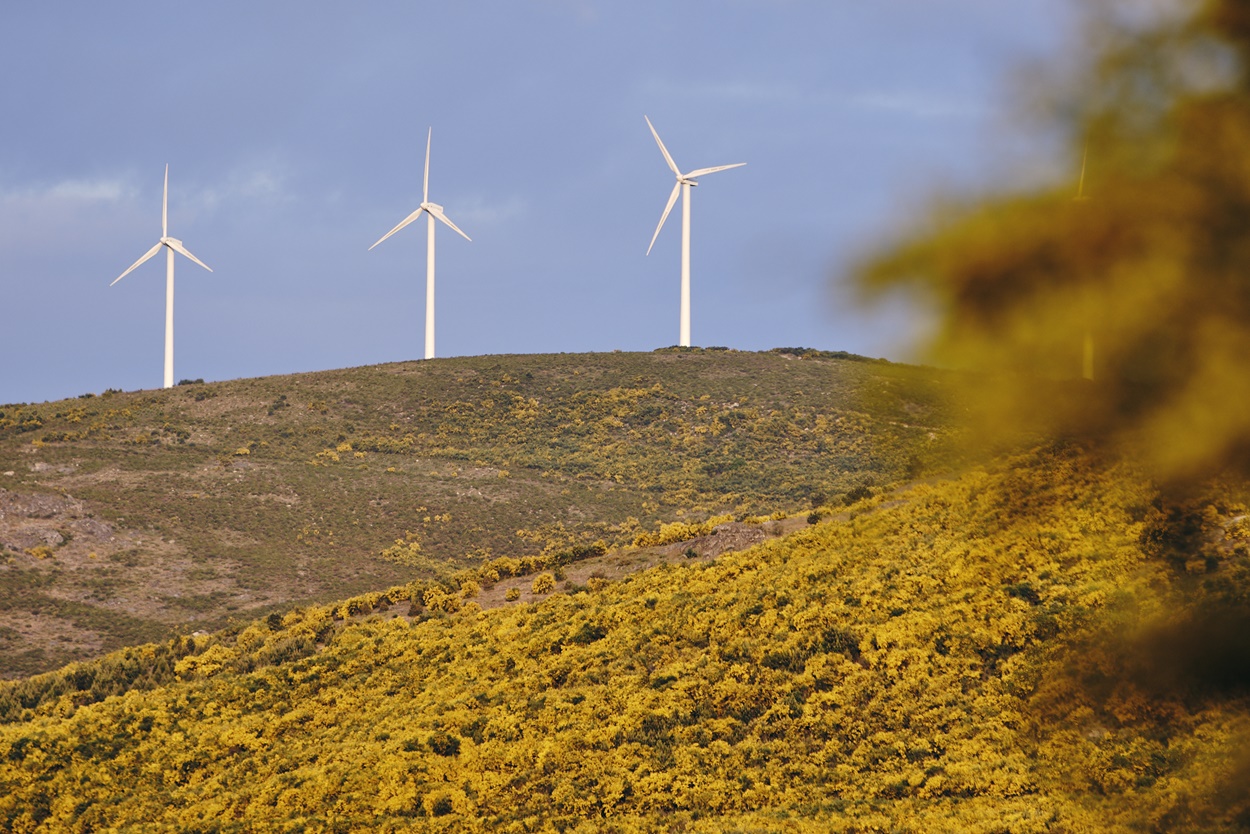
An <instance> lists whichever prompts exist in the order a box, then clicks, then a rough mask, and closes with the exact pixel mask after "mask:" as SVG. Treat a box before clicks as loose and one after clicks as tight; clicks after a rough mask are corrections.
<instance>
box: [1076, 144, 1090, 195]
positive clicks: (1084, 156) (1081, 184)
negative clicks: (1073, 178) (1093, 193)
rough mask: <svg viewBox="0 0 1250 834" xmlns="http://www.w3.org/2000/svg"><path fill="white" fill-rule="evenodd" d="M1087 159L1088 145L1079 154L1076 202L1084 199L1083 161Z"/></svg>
mask: <svg viewBox="0 0 1250 834" xmlns="http://www.w3.org/2000/svg"><path fill="white" fill-rule="evenodd" d="M1088 161H1089V145H1086V146H1085V150H1084V152H1082V154H1081V179H1080V180H1078V181H1077V184H1076V200H1077V202H1084V201H1085V199H1086V198H1085V163H1086V162H1088Z"/></svg>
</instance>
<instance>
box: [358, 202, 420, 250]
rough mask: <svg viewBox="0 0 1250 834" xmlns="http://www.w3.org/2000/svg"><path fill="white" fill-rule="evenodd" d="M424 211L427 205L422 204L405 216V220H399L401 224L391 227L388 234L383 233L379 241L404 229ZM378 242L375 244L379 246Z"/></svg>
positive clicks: (371, 247)
mask: <svg viewBox="0 0 1250 834" xmlns="http://www.w3.org/2000/svg"><path fill="white" fill-rule="evenodd" d="M423 211H425V207H424V206H422V207H421V208H419V209H417V210H416V211H414V212H413V213H412V214H410V215H408V216H407V217H405V218H404V219H403V220H401V221H399V225H398V226H396V227H395V228H393V229H391V230H390V231H389V232H387V233H386V234H384V235H382V237H380V238H378V243H381V242H382V241H384V240H386V239H387V238H388V237H390V236H391V235H393V234H395V233H396V232H398V231H399V230H400V229H402V228H404V227H405V226H407V225H408V224H409V223H411V222H412V221H414V220H416V219H417V218H418V217H420V216H421V212H423ZM378 243H375V244H373V246H377V245H378ZM373 246H370V247H369V248H370V249H373Z"/></svg>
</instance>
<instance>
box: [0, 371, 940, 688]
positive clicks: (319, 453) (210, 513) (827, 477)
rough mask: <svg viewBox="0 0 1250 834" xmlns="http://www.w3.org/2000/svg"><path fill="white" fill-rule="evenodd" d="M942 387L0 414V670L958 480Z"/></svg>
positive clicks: (188, 405)
mask: <svg viewBox="0 0 1250 834" xmlns="http://www.w3.org/2000/svg"><path fill="white" fill-rule="evenodd" d="M946 379H947V374H945V373H943V372H940V371H936V370H933V369H928V368H918V367H913V366H907V365H899V364H894V363H888V362H884V361H882V360H865V359H864V358H863V357H854V356H851V355H848V354H837V353H832V354H831V353H824V352H820V351H810V350H804V349H781V350H777V351H771V352H767V353H746V352H738V351H731V350H717V349H673V348H670V349H664V350H660V351H656V352H653V353H647V354H630V353H612V354H589V355H585V354H557V355H543V356H487V357H466V358H458V359H439V360H433V361H422V362H401V363H394V364H389V365H381V366H370V367H363V368H354V369H346V370H339V371H324V372H317V373H307V374H296V375H291V376H278V377H265V378H259V379H244V380H233V381H228V382H215V383H207V384H205V383H198V382H196V383H191V384H184V385H179V386H177V387H175V388H171V389H166V390H155V391H139V392H125V393H124V392H106V393H105V394H103V395H98V396H96V395H83V396H82V397H79V398H75V399H70V400H64V401H60V402H53V403H41V404H26V405H22V404H19V405H5V406H0V473H3V474H0V489H2V490H4V491H3V492H0V513H3V515H0V575H2V576H3V583H4V586H5V588H6V593H5V594H3V595H0V609H2V610H3V614H4V619H5V625H4V626H3V627H0V676H15V675H22V674H30V673H33V672H38V671H43V670H47V669H51V668H55V667H56V666H59V665H61V664H63V663H66V662H69V661H71V660H82V659H85V658H89V657H92V656H96V655H99V654H100V653H102V652H106V651H109V650H112V649H116V648H119V647H121V646H124V645H131V644H136V643H142V642H146V641H149V640H157V639H164V638H166V637H168V636H169V635H171V634H174V633H189V632H191V631H195V630H213V629H216V628H220V627H222V626H224V625H226V624H227V623H228V622H230V621H231V620H232V619H234V620H243V621H246V620H249V619H251V618H253V617H256V616H263V615H265V614H269V613H281V612H283V611H285V610H287V609H288V608H289V607H290V606H292V605H299V604H309V603H315V602H329V601H331V600H336V599H343V598H345V597H349V596H352V595H354V594H359V593H364V592H366V591H369V590H376V589H378V588H385V587H387V586H390V585H395V584H398V583H403V582H407V581H410V580H412V579H415V578H422V577H424V578H429V577H433V576H446V575H448V574H450V573H452V572H454V571H455V570H457V569H462V568H466V567H472V566H475V565H478V564H480V563H482V562H483V561H486V560H489V559H491V558H496V557H500V556H512V557H520V556H525V555H532V554H541V553H543V552H547V553H552V552H558V551H560V550H566V549H570V548H573V549H576V548H585V547H588V546H591V545H593V544H595V543H596V542H599V541H602V542H604V543H605V544H607V545H613V544H623V543H629V542H630V541H632V540H633V538H634V537H636V536H637V535H638V534H639V533H640V532H641V531H644V530H646V529H653V528H654V527H655V526H656V525H658V524H659V523H661V522H675V521H700V520H702V519H705V518H708V517H711V516H715V515H721V514H730V515H733V516H734V517H746V516H751V515H757V514H771V513H773V512H775V511H778V510H781V511H788V512H806V511H807V510H809V509H811V508H813V507H819V506H821V505H823V504H838V503H840V502H841V500H842V497H843V496H845V495H847V494H849V493H853V492H856V491H859V493H862V494H866V493H868V492H871V491H873V490H878V489H881V488H883V487H886V486H888V485H890V484H893V483H896V482H899V481H900V480H904V479H906V478H909V477H912V476H914V475H916V474H919V473H923V472H927V471H930V470H932V468H934V467H938V468H940V467H941V466H943V465H944V462H945V461H946V460H948V459H949V457H950V455H951V444H950V443H949V439H950V437H951V434H952V429H951V420H950V416H949V409H950V405H949V404H948V403H947V402H946V401H945V396H946ZM9 473H12V474H9ZM397 540H399V541H400V542H401V543H402V547H397V546H396V541H397ZM384 553H385V554H387V555H384ZM388 556H389V558H388Z"/></svg>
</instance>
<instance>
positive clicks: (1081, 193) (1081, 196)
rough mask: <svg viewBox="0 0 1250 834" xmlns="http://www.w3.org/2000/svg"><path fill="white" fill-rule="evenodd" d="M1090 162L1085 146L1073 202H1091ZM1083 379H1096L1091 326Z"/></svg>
mask: <svg viewBox="0 0 1250 834" xmlns="http://www.w3.org/2000/svg"><path fill="white" fill-rule="evenodd" d="M1088 161H1089V146H1088V145H1086V146H1085V150H1084V152H1083V153H1082V154H1081V178H1080V179H1079V180H1078V181H1077V184H1076V196H1075V197H1073V198H1072V201H1073V202H1076V203H1084V202H1087V201H1088V200H1089V197H1086V196H1085V163H1086V162H1088ZM1088 307H1089V304H1088V302H1087V303H1086V310H1085V315H1086V317H1088V316H1089V309H1088ZM1081 377H1082V378H1083V379H1093V378H1094V334H1093V333H1091V332H1090V329H1089V325H1088V324H1087V325H1086V326H1085V342H1084V345H1083V346H1082V351H1081Z"/></svg>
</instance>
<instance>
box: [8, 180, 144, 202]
mask: <svg viewBox="0 0 1250 834" xmlns="http://www.w3.org/2000/svg"><path fill="white" fill-rule="evenodd" d="M135 191H136V189H135V187H134V184H133V183H132V182H130V181H128V180H124V179H116V178H114V179H80V180H61V181H60V182H54V183H37V184H28V185H20V186H4V185H0V204H4V205H5V206H10V207H19V206H25V207H28V208H31V209H35V208H37V207H44V208H49V207H54V206H58V205H59V206H65V207H73V206H82V205H87V204H94V203H118V202H122V201H125V200H128V199H131V198H133V197H134V195H135Z"/></svg>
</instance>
